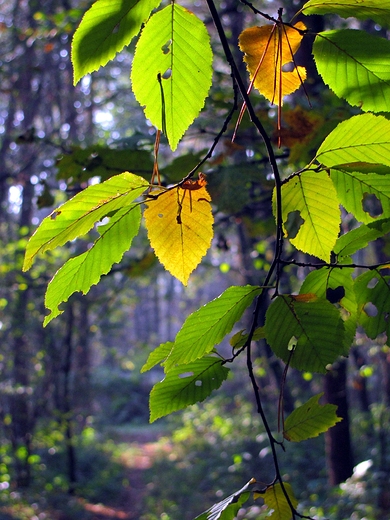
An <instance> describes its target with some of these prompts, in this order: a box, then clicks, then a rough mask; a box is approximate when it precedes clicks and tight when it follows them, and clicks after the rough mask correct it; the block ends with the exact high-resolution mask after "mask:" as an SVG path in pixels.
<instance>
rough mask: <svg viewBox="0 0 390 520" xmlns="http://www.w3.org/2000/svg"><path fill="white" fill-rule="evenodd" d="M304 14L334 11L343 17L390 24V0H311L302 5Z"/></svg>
mask: <svg viewBox="0 0 390 520" xmlns="http://www.w3.org/2000/svg"><path fill="white" fill-rule="evenodd" d="M301 11H302V12H303V13H304V14H328V13H334V14H338V15H339V16H342V17H343V18H349V17H350V16H353V17H354V18H359V20H366V19H367V18H368V19H371V20H374V21H375V22H376V23H378V24H379V25H381V26H383V25H387V26H388V25H390V1H389V0H364V2H362V1H361V0H309V1H308V2H306V4H305V5H304V6H303V7H302V9H301Z"/></svg>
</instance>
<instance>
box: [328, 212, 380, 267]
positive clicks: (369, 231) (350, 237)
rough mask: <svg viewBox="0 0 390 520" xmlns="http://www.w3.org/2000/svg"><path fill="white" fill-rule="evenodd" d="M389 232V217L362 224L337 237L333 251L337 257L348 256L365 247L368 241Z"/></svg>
mask: <svg viewBox="0 0 390 520" xmlns="http://www.w3.org/2000/svg"><path fill="white" fill-rule="evenodd" d="M389 232H390V219H382V220H377V221H376V222H371V223H369V224H367V225H365V224H362V225H361V226H359V227H358V228H355V229H352V230H351V231H348V233H345V235H342V236H341V237H339V238H338V239H337V242H336V245H335V246H334V249H333V251H334V253H335V254H336V255H337V256H338V257H339V258H342V257H345V256H350V255H353V254H354V253H356V251H359V250H360V249H363V248H365V247H366V246H367V245H368V244H369V243H370V242H372V241H373V240H376V239H377V238H380V237H383V236H384V235H386V234H387V233H389Z"/></svg>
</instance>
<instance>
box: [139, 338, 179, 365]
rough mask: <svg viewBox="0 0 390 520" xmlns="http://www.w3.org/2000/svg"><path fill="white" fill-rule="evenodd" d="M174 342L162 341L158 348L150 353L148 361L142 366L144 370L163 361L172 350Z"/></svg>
mask: <svg viewBox="0 0 390 520" xmlns="http://www.w3.org/2000/svg"><path fill="white" fill-rule="evenodd" d="M172 347H173V342H172V341H167V342H166V343H161V345H159V346H158V347H157V348H155V349H154V350H153V351H152V352H151V353H150V354H149V357H148V359H147V361H146V363H145V364H144V365H143V367H142V368H141V373H142V372H147V371H148V370H150V369H151V368H153V367H155V366H156V365H158V364H159V363H162V362H163V361H164V359H166V358H167V357H168V355H169V353H170V351H171V350H172Z"/></svg>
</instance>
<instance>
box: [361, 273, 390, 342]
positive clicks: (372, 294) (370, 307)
mask: <svg viewBox="0 0 390 520" xmlns="http://www.w3.org/2000/svg"><path fill="white" fill-rule="evenodd" d="M355 293H356V300H357V303H358V312H359V315H358V316H359V318H358V319H359V323H360V324H361V325H362V326H363V327H364V330H365V332H366V334H367V336H368V337H369V338H371V339H375V338H376V337H377V336H378V335H379V334H382V333H383V332H386V334H387V336H388V337H389V334H390V320H389V316H390V276H384V275H383V274H382V273H381V272H380V270H379V269H374V270H371V271H367V272H366V273H363V274H362V275H360V276H358V277H357V278H356V281H355Z"/></svg>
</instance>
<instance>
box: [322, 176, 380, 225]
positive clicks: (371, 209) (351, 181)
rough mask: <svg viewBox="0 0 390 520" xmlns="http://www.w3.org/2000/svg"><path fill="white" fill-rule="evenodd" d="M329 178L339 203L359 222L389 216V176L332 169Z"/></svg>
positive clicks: (367, 221)
mask: <svg viewBox="0 0 390 520" xmlns="http://www.w3.org/2000/svg"><path fill="white" fill-rule="evenodd" d="M331 179H332V181H333V184H334V186H335V188H336V191H337V195H338V197H339V200H340V202H341V204H342V205H343V206H344V208H345V209H346V210H347V211H348V212H350V213H352V214H353V216H354V217H355V218H356V220H358V221H359V222H363V223H364V224H368V223H370V222H374V221H375V220H377V219H378V217H381V219H384V218H385V219H386V218H389V217H390V177H389V176H387V175H378V174H377V173H366V174H364V173H359V172H354V173H350V172H348V171H342V170H336V169H332V170H331Z"/></svg>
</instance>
